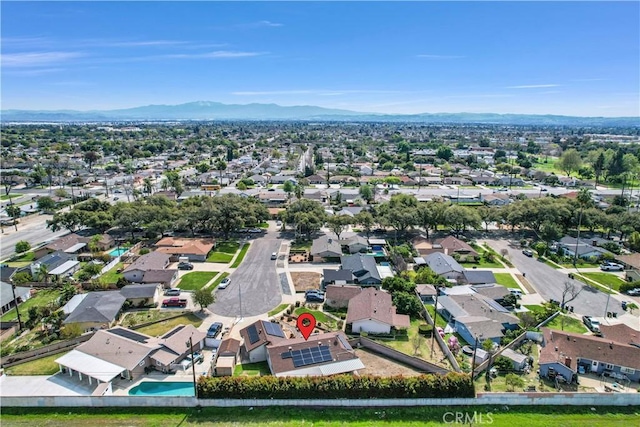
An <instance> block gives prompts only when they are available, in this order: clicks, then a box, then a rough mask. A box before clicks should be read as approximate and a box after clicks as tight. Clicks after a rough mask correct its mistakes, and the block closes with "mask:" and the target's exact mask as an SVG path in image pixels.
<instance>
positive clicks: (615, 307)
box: [486, 239, 624, 317]
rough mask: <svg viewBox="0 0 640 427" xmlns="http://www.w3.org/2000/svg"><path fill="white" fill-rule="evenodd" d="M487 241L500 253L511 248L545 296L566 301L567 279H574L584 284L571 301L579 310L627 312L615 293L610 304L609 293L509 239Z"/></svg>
mask: <svg viewBox="0 0 640 427" xmlns="http://www.w3.org/2000/svg"><path fill="white" fill-rule="evenodd" d="M486 242H487V243H488V244H489V246H491V247H492V248H493V249H495V250H496V252H498V253H500V250H501V249H507V250H508V251H509V255H508V257H509V259H510V260H511V262H512V263H513V265H514V266H515V267H516V268H517V269H518V270H520V272H521V273H524V274H526V277H527V280H528V281H529V283H531V285H532V286H533V287H534V288H535V289H536V290H537V291H538V293H539V294H540V295H541V296H542V297H543V298H544V299H545V300H547V301H548V300H549V299H554V300H556V301H562V288H563V286H564V282H566V281H570V282H572V283H574V284H575V285H576V286H578V287H580V288H584V289H583V291H582V292H581V293H580V295H579V296H578V297H577V298H576V299H575V300H573V301H571V302H570V303H569V305H570V306H573V307H574V312H575V313H576V314H579V315H589V316H595V317H604V316H605V315H606V314H605V311H611V312H616V313H618V316H620V315H622V314H623V313H624V311H623V310H622V307H621V306H620V301H619V300H618V299H617V297H614V295H611V298H610V299H609V305H608V306H607V298H608V295H607V294H605V293H603V292H601V291H599V290H597V289H596V288H592V287H589V286H586V285H585V284H584V283H582V282H579V281H577V280H572V279H569V277H568V276H567V274H566V273H564V272H561V271H558V270H556V269H554V268H551V267H549V266H548V265H546V264H545V263H543V262H540V261H538V260H537V259H536V258H529V257H527V256H526V255H524V254H523V253H522V251H521V250H519V249H517V248H512V247H510V246H509V245H508V242H507V241H506V240H491V239H487V240H486Z"/></svg>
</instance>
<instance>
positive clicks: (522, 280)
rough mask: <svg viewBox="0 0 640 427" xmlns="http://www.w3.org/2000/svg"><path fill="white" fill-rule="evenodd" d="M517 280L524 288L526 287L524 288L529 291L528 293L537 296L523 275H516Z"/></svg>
mask: <svg viewBox="0 0 640 427" xmlns="http://www.w3.org/2000/svg"><path fill="white" fill-rule="evenodd" d="M516 278H517V279H518V281H519V282H520V283H521V284H522V286H524V288H525V289H526V290H527V292H529V293H530V294H535V293H536V290H535V289H533V286H531V284H530V283H529V281H528V280H527V279H525V278H524V276H523V275H522V274H516Z"/></svg>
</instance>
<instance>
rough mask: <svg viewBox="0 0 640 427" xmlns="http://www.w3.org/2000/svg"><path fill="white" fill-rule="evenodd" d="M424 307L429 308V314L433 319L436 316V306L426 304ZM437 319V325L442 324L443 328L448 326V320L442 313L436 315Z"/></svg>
mask: <svg viewBox="0 0 640 427" xmlns="http://www.w3.org/2000/svg"><path fill="white" fill-rule="evenodd" d="M424 307H425V308H426V309H427V311H428V312H429V315H430V316H431V318H432V319H433V318H434V316H436V308H435V307H434V306H433V305H425V306H424ZM435 319H436V326H440V327H441V328H444V327H445V326H447V321H446V320H445V319H444V317H442V316H441V315H440V314H438V315H437V316H436V317H435Z"/></svg>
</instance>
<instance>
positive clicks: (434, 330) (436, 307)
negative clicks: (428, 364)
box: [431, 286, 438, 359]
mask: <svg viewBox="0 0 640 427" xmlns="http://www.w3.org/2000/svg"><path fill="white" fill-rule="evenodd" d="M435 288H436V301H435V305H434V306H433V307H434V310H433V330H432V331H431V359H433V349H434V341H435V339H436V334H437V333H438V330H437V329H436V319H437V318H438V287H437V286H436V287H435Z"/></svg>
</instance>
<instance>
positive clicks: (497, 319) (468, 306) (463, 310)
mask: <svg viewBox="0 0 640 427" xmlns="http://www.w3.org/2000/svg"><path fill="white" fill-rule="evenodd" d="M438 312H439V313H440V314H441V315H442V316H443V317H444V318H445V319H447V320H448V321H449V322H451V323H453V324H454V328H455V330H456V331H457V332H458V334H460V336H461V337H462V338H463V339H464V340H465V341H466V342H467V343H469V344H473V343H475V339H476V337H477V338H478V340H479V342H483V341H485V340H487V339H489V340H491V341H493V342H494V343H496V344H498V345H499V344H500V340H501V339H502V337H503V336H504V331H505V330H507V329H509V330H511V329H515V328H517V327H518V324H519V322H520V319H518V317H516V316H514V315H513V314H511V313H510V312H509V310H507V309H506V308H504V307H502V306H501V305H500V304H498V303H497V302H496V301H494V300H493V299H491V298H488V297H486V296H484V295H482V294H478V293H476V294H472V295H444V296H441V297H439V298H438Z"/></svg>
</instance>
